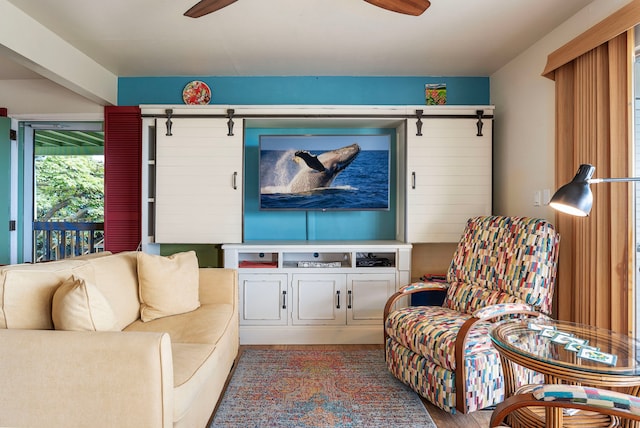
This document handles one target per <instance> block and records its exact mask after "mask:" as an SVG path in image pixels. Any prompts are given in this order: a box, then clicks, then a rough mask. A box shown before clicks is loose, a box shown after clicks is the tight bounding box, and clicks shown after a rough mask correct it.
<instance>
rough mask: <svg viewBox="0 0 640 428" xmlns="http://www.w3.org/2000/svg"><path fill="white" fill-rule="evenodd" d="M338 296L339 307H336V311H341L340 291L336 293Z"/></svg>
mask: <svg viewBox="0 0 640 428" xmlns="http://www.w3.org/2000/svg"><path fill="white" fill-rule="evenodd" d="M336 295H337V297H338V305H337V306H336V309H340V290H338V291H336Z"/></svg>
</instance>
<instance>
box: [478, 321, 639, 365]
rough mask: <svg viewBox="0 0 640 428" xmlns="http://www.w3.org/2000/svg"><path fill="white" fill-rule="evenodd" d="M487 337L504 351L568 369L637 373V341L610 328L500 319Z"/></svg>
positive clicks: (564, 322)
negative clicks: (502, 320)
mask: <svg viewBox="0 0 640 428" xmlns="http://www.w3.org/2000/svg"><path fill="white" fill-rule="evenodd" d="M490 335H491V340H492V341H493V342H494V343H495V344H496V345H497V346H498V347H501V348H503V349H506V350H508V351H511V352H514V353H517V354H520V355H522V356H524V357H527V358H533V359H535V360H537V361H540V362H543V363H549V364H553V365H555V366H560V367H564V368H567V369H571V370H577V371H585V372H591V373H602V374H611V375H624V376H635V375H640V356H639V353H640V342H638V341H637V340H636V339H634V338H631V337H628V336H625V335H623V334H618V333H615V332H612V331H610V330H606V329H601V328H597V327H592V326H587V325H583V324H575V323H570V322H566V321H556V320H541V319H528V320H515V321H504V322H502V323H500V324H498V325H497V326H496V327H494V328H493V329H492V330H491V333H490Z"/></svg>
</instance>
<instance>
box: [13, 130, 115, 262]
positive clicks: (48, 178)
mask: <svg viewBox="0 0 640 428" xmlns="http://www.w3.org/2000/svg"><path fill="white" fill-rule="evenodd" d="M27 128H28V132H25V136H29V138H25V147H26V146H31V148H32V149H31V156H29V155H27V154H25V181H28V180H27V177H29V178H30V181H31V186H30V188H31V189H32V191H31V192H30V193H31V198H29V197H27V195H25V198H24V200H25V203H26V205H27V207H25V225H27V224H30V225H31V227H25V238H27V234H28V235H29V239H28V240H27V239H25V249H24V257H25V260H28V261H32V262H44V261H51V260H59V259H64V258H68V257H75V256H80V255H85V254H88V253H93V252H99V251H102V250H103V240H104V132H103V130H102V123H81V124H78V123H31V124H28V125H27V126H26V127H25V131H27ZM27 141H28V142H29V143H28V144H27ZM26 189H27V186H25V190H26ZM29 201H30V202H29ZM28 205H30V207H29V206H28ZM27 213H29V214H27ZM27 216H29V217H30V218H29V219H27ZM27 229H29V230H27Z"/></svg>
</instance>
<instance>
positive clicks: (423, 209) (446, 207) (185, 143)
mask: <svg viewBox="0 0 640 428" xmlns="http://www.w3.org/2000/svg"><path fill="white" fill-rule="evenodd" d="M142 113H143V153H145V156H144V158H145V159H146V167H145V168H143V189H142V191H143V195H144V200H143V237H142V247H143V249H144V250H145V251H147V252H151V253H154V252H155V253H159V251H160V245H161V244H217V245H220V244H221V245H222V247H221V248H222V251H223V253H224V256H223V258H224V267H227V268H233V269H237V271H238V279H239V290H238V291H239V299H240V301H239V303H240V341H241V343H242V344H295V343H299V344H329V343H340V344H342V343H382V340H383V335H382V311H383V308H384V304H385V302H386V300H387V298H388V297H389V296H390V295H391V294H393V293H394V292H395V291H397V290H398V288H399V287H401V286H403V285H405V284H408V283H409V282H410V281H411V278H412V272H411V252H412V247H413V245H412V244H418V243H420V244H422V243H453V242H457V240H458V239H459V237H460V234H461V233H462V230H463V227H464V225H465V223H466V220H467V219H468V218H469V217H472V216H476V215H489V214H491V187H492V181H491V176H492V173H491V162H492V160H491V158H492V121H493V106H182V105H176V106H143V107H142ZM356 127H358V128H385V129H395V141H396V142H397V144H396V150H397V153H395V158H396V162H397V164H396V165H395V171H396V178H397V180H396V183H397V188H396V189H394V194H395V201H394V206H395V213H396V224H395V230H396V233H395V235H396V236H395V239H391V240H358V241H353V240H332V241H325V240H322V239H308V240H301V241H298V240H294V241H289V240H286V238H285V239H283V240H277V239H276V240H269V241H254V240H245V236H244V231H243V224H244V215H245V212H244V211H245V210H246V207H244V204H246V203H247V202H246V201H245V199H244V192H245V189H244V186H245V181H246V173H247V165H244V164H243V159H244V158H245V155H244V145H243V141H244V137H243V133H244V131H245V130H246V129H247V128H277V129H282V128H345V129H348V128H356ZM250 168H255V166H253V165H252V166H250ZM251 173H252V174H253V173H254V172H251ZM405 303H406V302H405Z"/></svg>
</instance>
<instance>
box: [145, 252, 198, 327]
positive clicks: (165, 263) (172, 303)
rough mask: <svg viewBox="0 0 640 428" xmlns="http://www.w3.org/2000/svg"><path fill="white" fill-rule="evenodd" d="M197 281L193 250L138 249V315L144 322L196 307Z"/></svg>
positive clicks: (196, 267) (196, 263)
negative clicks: (153, 251)
mask: <svg viewBox="0 0 640 428" xmlns="http://www.w3.org/2000/svg"><path fill="white" fill-rule="evenodd" d="M199 282H200V276H199V271H198V258H197V257H196V253H195V251H187V252H184V253H176V254H173V255H171V256H168V257H164V256H156V255H153V254H146V253H143V252H139V253H138V283H139V287H140V319H142V321H143V322H147V321H151V320H154V319H156V318H162V317H166V316H170V315H178V314H182V313H185V312H191V311H194V310H196V309H198V308H199V307H200V297H199V295H198V292H199Z"/></svg>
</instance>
